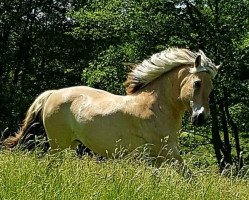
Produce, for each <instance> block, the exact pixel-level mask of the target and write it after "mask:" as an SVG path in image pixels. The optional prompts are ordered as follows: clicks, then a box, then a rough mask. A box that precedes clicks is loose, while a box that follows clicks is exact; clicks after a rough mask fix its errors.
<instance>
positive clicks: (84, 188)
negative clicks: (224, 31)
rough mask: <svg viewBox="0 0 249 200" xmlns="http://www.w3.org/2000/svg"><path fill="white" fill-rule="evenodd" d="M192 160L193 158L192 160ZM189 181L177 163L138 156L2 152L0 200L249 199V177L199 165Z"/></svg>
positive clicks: (0, 156) (0, 153)
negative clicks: (100, 157)
mask: <svg viewBox="0 0 249 200" xmlns="http://www.w3.org/2000/svg"><path fill="white" fill-rule="evenodd" d="M190 162H191V161H190ZM193 172H194V174H196V177H195V178H192V179H185V178H183V177H182V176H181V175H180V174H178V173H177V172H176V171H175V170H174V169H173V167H169V166H167V165H164V166H163V167H162V168H161V169H160V170H159V171H157V172H156V173H155V169H154V168H153V167H151V166H148V165H146V163H144V162H143V161H140V162H139V161H136V162H135V161H134V160H133V159H129V158H126V159H122V160H120V159H117V160H112V159H109V160H107V161H104V162H99V161H97V159H96V158H94V157H93V158H91V157H83V159H79V158H77V157H76V155H75V153H73V152H70V151H64V152H61V153H59V154H55V155H49V154H47V155H45V156H42V157H40V156H39V155H38V154H37V153H25V152H20V151H16V152H8V151H2V152H0V185H1V190H0V199H1V200H3V199H13V200H14V199H15V200H19V199H20V200H21V199H23V200H27V199H32V200H33V199H34V200H36V199H37V200H39V199H46V200H50V199H51V200H52V199H58V200H62V199H65V200H68V199H73V200H77V199H80V200H85V199H86V200H88V199H108V200H109V199H111V200H112V199H127V200H130V199H136V200H138V199H149V200H150V199H164V200H166V199H167V200H168V199H172V200H173V199H174V200H177V199H179V200H184V199H191V200H195V199H207V200H213V199H224V200H229V199H231V200H235V199H245V200H248V199H249V179H248V178H246V177H242V178H238V177H236V176H235V177H233V178H231V177H230V178H229V177H225V176H221V175H219V173H217V169H215V168H211V167H204V168H203V167H202V168H195V169H193Z"/></svg>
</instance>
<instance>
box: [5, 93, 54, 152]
mask: <svg viewBox="0 0 249 200" xmlns="http://www.w3.org/2000/svg"><path fill="white" fill-rule="evenodd" d="M54 91H55V90H48V91H45V92H43V93H42V94H40V95H39V96H38V97H37V98H36V99H35V101H34V102H33V103H32V104H31V106H30V107H29V109H28V111H27V113H26V117H25V119H24V120H23V125H22V127H21V128H20V130H19V131H18V132H17V133H16V134H15V136H10V137H8V138H7V139H5V140H4V141H3V145H4V146H5V147H7V148H13V147H15V146H16V145H17V144H18V143H19V141H20V139H21V138H22V137H23V136H24V135H25V133H26V132H28V130H29V129H30V127H31V126H32V124H33V123H35V122H36V121H38V122H39V121H41V122H42V117H41V116H42V111H43V108H44V105H45V103H46V101H47V99H48V98H49V96H50V95H51V94H52V93H53V92H54ZM42 124H43V123H42Z"/></svg>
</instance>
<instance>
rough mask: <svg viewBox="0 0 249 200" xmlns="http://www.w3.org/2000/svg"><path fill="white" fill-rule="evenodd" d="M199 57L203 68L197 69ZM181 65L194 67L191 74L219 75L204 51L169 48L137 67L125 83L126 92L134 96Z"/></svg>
mask: <svg viewBox="0 0 249 200" xmlns="http://www.w3.org/2000/svg"><path fill="white" fill-rule="evenodd" d="M198 55H201V67H198V68H195V66H194V63H195V59H196V57H197V56H198ZM181 65H192V66H193V67H191V68H190V70H189V72H190V73H197V72H201V71H205V72H208V73H210V75H211V77H212V78H214V77H215V75H216V74H217V67H216V66H215V64H214V63H212V61H211V60H210V59H209V58H208V57H206V55H205V54H204V53H203V52H202V51H200V50H199V52H192V51H190V50H188V49H178V48H169V49H166V50H164V51H162V52H159V53H156V54H153V55H152V56H151V57H150V58H149V59H146V60H144V61H143V62H142V63H141V64H138V65H136V66H135V68H134V69H133V70H132V71H131V72H130V73H129V74H128V78H127V81H126V82H125V87H126V92H127V93H128V94H132V93H134V92H136V91H137V90H139V89H140V88H142V87H144V86H145V85H147V84H148V83H150V82H151V81H153V80H155V79H156V78H158V77H159V76H161V75H162V74H164V73H166V72H168V71H170V70H172V69H173V68H176V67H178V66H181Z"/></svg>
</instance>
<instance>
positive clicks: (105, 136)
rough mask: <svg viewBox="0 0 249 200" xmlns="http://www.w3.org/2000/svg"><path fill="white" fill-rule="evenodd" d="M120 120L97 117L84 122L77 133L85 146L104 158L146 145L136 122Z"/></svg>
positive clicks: (115, 117) (116, 117) (112, 117)
mask: <svg viewBox="0 0 249 200" xmlns="http://www.w3.org/2000/svg"><path fill="white" fill-rule="evenodd" d="M114 119H115V120H114ZM118 119H119V117H118V116H105V117H101V118H98V117H97V118H95V119H94V120H91V121H86V122H82V123H81V124H80V125H79V126H78V128H77V130H76V131H75V133H76V135H77V137H78V138H79V140H80V141H81V142H82V143H83V144H84V145H85V146H87V147H88V148H89V149H91V150H92V151H93V152H95V153H97V154H99V155H102V156H113V154H115V153H118V152H119V151H120V150H121V151H125V152H130V151H132V150H134V149H135V148H137V147H140V146H142V145H144V144H146V140H145V139H144V138H143V137H142V135H141V134H140V132H141V130H138V128H137V125H134V121H133V122H131V121H129V120H124V119H123V120H118Z"/></svg>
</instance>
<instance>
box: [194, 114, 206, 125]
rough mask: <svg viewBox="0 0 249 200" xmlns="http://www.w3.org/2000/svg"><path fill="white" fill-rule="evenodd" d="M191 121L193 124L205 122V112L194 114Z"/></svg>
mask: <svg viewBox="0 0 249 200" xmlns="http://www.w3.org/2000/svg"><path fill="white" fill-rule="evenodd" d="M191 121H192V123H193V125H196V126H201V125H203V124H204V122H205V116H204V114H203V113H200V114H198V115H194V116H192V119H191Z"/></svg>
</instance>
